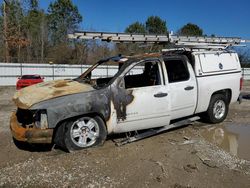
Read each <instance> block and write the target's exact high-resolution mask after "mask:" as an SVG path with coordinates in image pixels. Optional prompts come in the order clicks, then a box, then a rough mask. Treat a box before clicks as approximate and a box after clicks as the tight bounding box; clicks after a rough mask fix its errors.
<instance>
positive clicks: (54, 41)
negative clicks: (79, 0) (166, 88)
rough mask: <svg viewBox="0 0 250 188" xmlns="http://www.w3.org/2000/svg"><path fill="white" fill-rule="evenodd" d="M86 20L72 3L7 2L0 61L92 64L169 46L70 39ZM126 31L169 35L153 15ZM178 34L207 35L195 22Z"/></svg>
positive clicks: (1, 20) (59, 0)
mask: <svg viewBox="0 0 250 188" xmlns="http://www.w3.org/2000/svg"><path fill="white" fill-rule="evenodd" d="M82 21H84V19H83V16H82V15H81V14H80V12H79V10H78V7H77V6H76V5H74V4H73V2H72V1H71V0H55V1H52V2H51V3H50V4H49V6H48V8H47V10H44V9H42V8H41V7H40V6H39V0H4V1H3V3H2V5H1V16H0V45H1V48H0V62H23V63H24V62H32V63H67V64H92V63H93V62H95V61H97V60H98V59H100V58H103V57H106V56H109V55H115V54H126V55H131V54H133V53H143V52H149V51H160V50H161V49H162V48H163V47H168V46H159V45H157V46H144V47H142V46H141V45H138V44H113V45H110V44H108V43H100V42H96V41H91V40H89V41H80V40H74V41H72V40H69V39H68V38H67V34H68V33H72V32H73V31H75V30H78V29H79V28H80V24H81V23H82ZM124 32H126V33H137V34H166V33H167V32H168V28H167V23H166V21H165V20H163V19H161V18H160V17H158V16H149V17H148V18H147V20H146V21H145V23H140V22H138V21H137V22H134V23H132V24H130V25H129V26H127V28H126V29H125V31H124ZM176 34H179V35H192V36H202V35H204V33H203V30H202V29H201V28H200V27H199V26H197V25H196V24H192V23H188V24H186V25H184V26H183V27H181V28H180V29H179V30H178V31H176Z"/></svg>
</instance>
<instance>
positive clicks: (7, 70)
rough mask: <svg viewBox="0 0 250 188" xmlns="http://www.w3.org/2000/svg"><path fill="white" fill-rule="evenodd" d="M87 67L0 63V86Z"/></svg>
mask: <svg viewBox="0 0 250 188" xmlns="http://www.w3.org/2000/svg"><path fill="white" fill-rule="evenodd" d="M89 67H90V65H65V64H30V63H29V64H27V63H0V86H8V85H15V84H16V81H17V79H18V77H20V76H22V75H25V74H40V75H42V76H43V77H44V78H45V81H49V80H56V79H65V78H76V77H78V76H79V75H81V74H82V73H83V72H84V71H85V70H87V69H88V68H89ZM117 70H118V66H113V65H112V66H110V65H109V66H106V65H105V66H99V67H98V68H97V69H96V70H94V72H93V74H92V76H93V77H103V76H107V75H108V76H113V75H114V74H115V73H116V72H117ZM242 75H243V78H244V79H245V80H250V68H242Z"/></svg>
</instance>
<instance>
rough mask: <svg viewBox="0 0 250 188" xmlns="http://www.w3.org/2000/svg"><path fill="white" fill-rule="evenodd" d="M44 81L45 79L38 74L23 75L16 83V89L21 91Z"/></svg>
mask: <svg viewBox="0 0 250 188" xmlns="http://www.w3.org/2000/svg"><path fill="white" fill-rule="evenodd" d="M43 80H44V77H42V76H40V75H38V74H34V75H23V76H22V77H19V78H18V81H17V83H16V89H17V90H19V89H22V88H24V87H27V86H30V85H33V84H37V83H40V82H43Z"/></svg>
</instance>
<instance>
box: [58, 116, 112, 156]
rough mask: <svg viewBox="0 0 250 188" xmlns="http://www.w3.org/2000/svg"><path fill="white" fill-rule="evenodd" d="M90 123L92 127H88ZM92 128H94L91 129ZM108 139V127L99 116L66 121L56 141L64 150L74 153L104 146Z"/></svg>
mask: <svg viewBox="0 0 250 188" xmlns="http://www.w3.org/2000/svg"><path fill="white" fill-rule="evenodd" d="M88 122H90V123H91V124H92V125H91V126H87V124H88ZM80 126H82V127H80ZM92 126H94V127H93V128H91V127H92ZM62 135H63V136H62ZM90 136H91V137H90ZM106 137H107V130H106V126H105V124H104V122H103V120H102V119H101V118H100V117H99V116H95V117H89V116H84V117H80V118H78V119H74V120H68V121H65V122H64V123H63V124H62V125H61V126H60V127H59V128H58V129H57V133H56V135H55V138H54V141H55V144H57V145H59V146H60V147H61V148H63V149H65V150H67V151H74V150H80V149H85V148H89V147H94V146H99V145H102V144H103V143H104V141H105V140H106Z"/></svg>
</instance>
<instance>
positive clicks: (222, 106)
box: [203, 94, 229, 123]
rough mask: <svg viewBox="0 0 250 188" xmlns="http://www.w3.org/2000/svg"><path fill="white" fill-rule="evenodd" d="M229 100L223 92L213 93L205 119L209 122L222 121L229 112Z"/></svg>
mask: <svg viewBox="0 0 250 188" xmlns="http://www.w3.org/2000/svg"><path fill="white" fill-rule="evenodd" d="M228 106H229V104H228V101H227V100H226V97H225V96H224V95H222V94H216V95H213V96H212V98H211V100H210V103H209V106H208V109H207V111H206V113H205V114H204V115H203V119H204V120H205V121H206V122H208V123H221V122H223V121H224V120H225V119H226V117H227V114H228Z"/></svg>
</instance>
